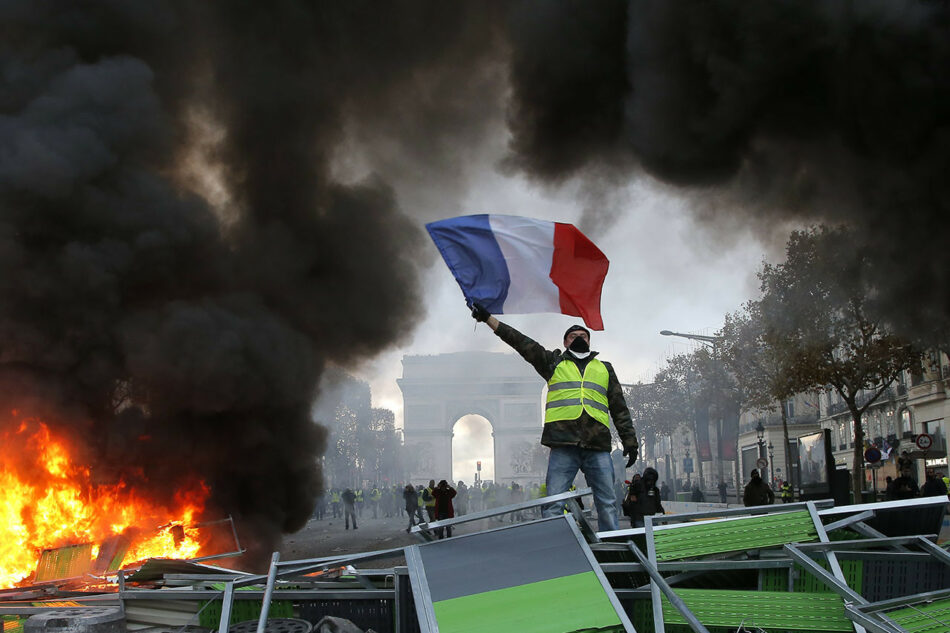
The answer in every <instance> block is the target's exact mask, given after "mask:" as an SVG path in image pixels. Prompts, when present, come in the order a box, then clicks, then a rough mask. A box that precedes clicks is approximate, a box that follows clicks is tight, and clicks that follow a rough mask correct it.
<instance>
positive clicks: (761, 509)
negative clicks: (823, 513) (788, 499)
mask: <svg viewBox="0 0 950 633" xmlns="http://www.w3.org/2000/svg"><path fill="white" fill-rule="evenodd" d="M809 503H811V504H814V505H815V507H822V508H823V507H829V506H831V504H832V503H833V502H832V501H831V500H830V499H822V500H820V501H802V502H798V503H783V504H781V505H770V506H749V507H747V508H727V509H722V510H710V511H704V512H688V513H684V514H656V515H653V516H649V517H644V524H645V523H646V521H645V520H646V519H647V518H649V519H652V520H653V529H654V530H655V531H659V530H669V529H675V528H676V527H677V526H676V525H675V524H676V523H689V522H692V521H695V520H698V519H705V520H707V522H712V521H715V520H723V521H727V520H734V519H737V518H746V517H754V516H762V515H764V514H781V513H783V512H797V511H801V510H807V509H808V504H809ZM640 534H646V528H645V527H642V528H629V529H626V530H612V531H610V532H598V533H597V536H598V537H600V539H601V540H605V541H606V540H608V539H621V538H622V539H629V538H630V537H631V536H637V535H640Z"/></svg>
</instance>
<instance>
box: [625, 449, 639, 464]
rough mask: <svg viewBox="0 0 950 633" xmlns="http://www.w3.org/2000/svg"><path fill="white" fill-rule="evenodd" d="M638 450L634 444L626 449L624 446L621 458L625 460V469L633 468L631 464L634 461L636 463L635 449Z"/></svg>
mask: <svg viewBox="0 0 950 633" xmlns="http://www.w3.org/2000/svg"><path fill="white" fill-rule="evenodd" d="M639 448H640V447H639V446H637V445H636V444H634V445H633V446H631V447H626V446H625V447H624V448H623V456H624V457H626V458H627V466H626V468H630V467H631V466H633V463H634V462H635V461H637V449H639Z"/></svg>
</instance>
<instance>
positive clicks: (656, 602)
mask: <svg viewBox="0 0 950 633" xmlns="http://www.w3.org/2000/svg"><path fill="white" fill-rule="evenodd" d="M629 548H630V551H631V552H633V554H634V556H636V557H637V559H638V560H639V561H640V564H641V565H643V568H644V569H645V570H646V572H647V573H648V574H650V592H651V594H652V593H654V589H656V588H659V590H660V591H662V592H663V595H665V596H666V599H667V600H669V601H670V604H672V605H673V606H674V607H675V608H676V610H677V611H679V612H680V614H681V615H682V616H683V617H684V618H686V622H687V623H688V624H689V628H691V629H693V631H695V632H696V633H709V630H708V629H707V628H706V627H705V626H703V623H702V622H700V621H699V618H697V617H696V615H695V614H694V613H693V612H692V611H690V610H689V607H687V606H686V603H685V602H683V599H682V598H680V597H679V596H678V595H676V592H675V591H673V588H672V587H671V586H670V585H669V584H667V582H666V580H665V579H664V578H663V576H662V575H661V574H660V572H659V571H658V570H657V569H656V567H654V566H653V564H652V561H650V560H648V559H647V557H646V556H644V555H643V552H641V551H640V548H639V547H637V546H636V545H634V544H633V542H632V541H631V542H630V543H629ZM657 607H659V610H660V618H659V620H660V627H661V628H659V629H657V633H663V632H664V631H666V628H665V625H664V623H663V605H662V604H661V603H660V599H659V598H658V597H655V598H653V620H654V626H655V625H656V612H657Z"/></svg>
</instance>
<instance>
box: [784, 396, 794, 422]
mask: <svg viewBox="0 0 950 633" xmlns="http://www.w3.org/2000/svg"><path fill="white" fill-rule="evenodd" d="M785 416H786V417H787V418H788V419H789V420H791V419H792V418H794V417H795V403H794V402H793V401H792V400H786V401H785Z"/></svg>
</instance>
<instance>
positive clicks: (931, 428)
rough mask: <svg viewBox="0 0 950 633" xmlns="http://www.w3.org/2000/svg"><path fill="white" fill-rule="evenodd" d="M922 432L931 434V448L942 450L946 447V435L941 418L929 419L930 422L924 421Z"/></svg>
mask: <svg viewBox="0 0 950 633" xmlns="http://www.w3.org/2000/svg"><path fill="white" fill-rule="evenodd" d="M923 427H924V433H926V434H928V435H930V436H932V437H933V438H934V443H933V448H934V450H937V451H941V452H942V451H944V450H945V449H946V446H947V445H946V441H947V440H946V437H947V436H946V435H945V434H944V431H943V428H944V427H943V420H931V421H930V422H924V424H923Z"/></svg>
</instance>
